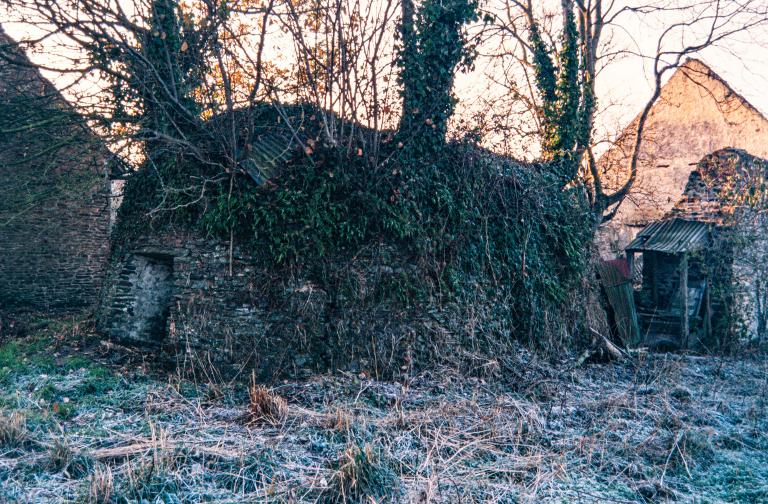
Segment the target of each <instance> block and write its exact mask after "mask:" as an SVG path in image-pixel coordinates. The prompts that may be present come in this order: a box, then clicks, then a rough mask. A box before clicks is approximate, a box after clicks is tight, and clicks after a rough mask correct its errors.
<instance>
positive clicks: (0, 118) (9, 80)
mask: <svg viewBox="0 0 768 504" xmlns="http://www.w3.org/2000/svg"><path fill="white" fill-rule="evenodd" d="M13 45H14V42H13V40H11V39H10V38H9V37H8V36H7V35H5V34H4V32H3V31H2V28H0V49H3V50H4V53H5V54H6V55H9V54H10V55H11V57H12V58H13V59H15V60H18V61H20V62H22V63H24V62H27V61H28V60H26V56H25V55H24V53H23V52H22V51H20V50H18V49H17V48H14V47H13ZM107 159H108V151H107V150H106V148H105V147H104V146H103V144H101V143H100V142H99V141H98V139H97V137H96V136H95V135H94V134H93V133H92V131H91V130H90V129H89V128H88V127H87V125H86V124H85V122H84V121H83V119H82V118H81V117H79V116H78V115H77V114H76V112H75V111H74V110H73V108H72V107H71V106H70V105H69V104H68V103H67V102H66V100H65V99H64V98H63V97H62V96H61V95H60V94H59V93H58V91H57V90H56V89H55V88H54V86H53V85H52V84H51V83H50V82H48V81H47V80H46V79H44V78H43V77H42V76H41V75H40V74H39V73H38V72H37V71H36V70H34V69H32V68H29V67H23V66H18V65H14V64H11V63H8V62H7V61H6V60H2V59H0V309H5V310H18V309H36V310H53V311H69V310H76V309H82V308H83V307H90V306H92V305H94V304H95V303H96V301H97V298H98V294H99V291H100V289H101V285H102V282H103V279H104V273H105V270H106V260H107V257H108V253H109V236H108V235H109V189H108V188H109V184H108V181H107V179H106V176H105V168H106V160H107Z"/></svg>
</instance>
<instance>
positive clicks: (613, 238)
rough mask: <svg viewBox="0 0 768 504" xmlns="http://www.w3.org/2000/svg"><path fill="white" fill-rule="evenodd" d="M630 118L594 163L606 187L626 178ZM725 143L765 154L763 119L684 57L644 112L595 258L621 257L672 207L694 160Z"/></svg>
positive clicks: (767, 123)
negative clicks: (635, 157)
mask: <svg viewBox="0 0 768 504" xmlns="http://www.w3.org/2000/svg"><path fill="white" fill-rule="evenodd" d="M637 122H638V119H637V118H636V119H635V120H634V121H632V122H631V123H630V124H629V125H628V126H627V128H626V130H625V131H624V132H623V133H622V134H621V135H620V136H619V138H618V140H617V141H616V144H615V145H614V146H613V147H612V148H611V149H610V150H609V151H608V152H606V153H605V155H603V156H602V158H601V159H600V161H599V166H600V169H601V170H602V171H603V172H604V174H605V175H604V180H605V183H604V185H605V186H606V188H607V189H608V190H615V189H616V188H618V187H621V186H622V184H623V183H624V182H625V181H626V180H627V179H628V177H629V172H628V165H629V159H630V157H631V156H632V147H633V144H634V141H635V138H636V135H635V131H636V129H637ZM728 147H732V148H736V149H743V150H745V151H747V152H749V153H750V154H752V155H755V156H759V157H763V158H765V157H768V119H766V117H765V116H764V115H763V114H762V113H761V112H760V111H758V110H757V109H756V108H755V107H753V106H752V105H750V104H749V102H747V100H746V99H745V98H744V97H743V96H741V95H740V94H739V93H737V92H736V91H734V90H733V89H732V88H731V86H730V85H729V84H728V83H727V82H726V81H725V80H724V79H723V78H722V77H720V76H719V75H717V74H716V73H715V72H714V71H713V70H712V69H711V68H709V67H708V66H707V65H706V64H705V63H703V62H702V61H699V60H696V59H690V60H688V61H687V62H686V63H685V64H684V65H682V66H681V67H680V68H679V69H677V70H676V71H675V73H674V74H673V75H672V76H671V77H670V79H669V80H668V81H667V83H666V84H665V85H664V86H663V88H662V90H661V96H660V97H659V98H658V100H657V101H656V103H655V104H654V105H653V107H652V108H651V110H650V114H649V116H648V120H647V122H646V126H645V130H644V133H643V142H642V144H641V149H640V158H639V162H638V167H637V179H636V181H635V183H634V185H633V186H632V188H631V190H630V192H629V194H628V196H627V197H626V198H625V200H624V201H623V202H622V203H621V204H620V207H619V208H618V211H617V213H616V216H615V217H614V218H613V219H612V220H611V221H610V222H608V223H606V224H604V225H603V226H602V227H601V229H600V232H599V236H598V245H599V248H600V253H601V255H602V256H603V257H604V258H607V259H611V258H614V257H617V256H618V255H621V254H622V253H623V250H624V248H625V247H626V246H627V245H628V244H629V243H630V242H631V241H632V240H634V239H635V237H636V235H637V233H638V232H639V231H640V230H641V229H643V228H644V227H645V226H647V225H648V224H650V223H652V222H655V221H657V220H659V219H661V218H663V217H664V216H666V215H667V214H668V213H669V212H670V211H671V210H672V208H673V207H674V206H675V204H676V203H677V201H678V199H679V198H680V195H681V194H682V193H683V191H684V190H685V188H686V185H687V184H688V181H689V176H690V174H691V172H692V171H694V170H695V168H696V164H697V163H698V162H699V160H700V159H702V157H704V156H706V155H707V154H709V153H712V152H715V151H717V150H719V149H724V148H728Z"/></svg>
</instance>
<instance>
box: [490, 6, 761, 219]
mask: <svg viewBox="0 0 768 504" xmlns="http://www.w3.org/2000/svg"><path fill="white" fill-rule="evenodd" d="M550 7H551V6H550ZM489 14H492V15H493V16H494V18H495V20H496V22H495V23H494V24H493V25H492V26H491V27H490V28H489V29H488V30H487V33H486V36H487V37H489V38H494V37H499V38H500V39H501V40H502V43H501V44H496V43H495V45H498V46H499V47H501V50H500V51H496V52H494V53H492V54H491V55H490V56H491V57H494V58H499V59H501V60H504V61H507V60H508V61H514V63H515V64H514V65H511V64H510V65H508V66H507V68H510V69H511V71H508V72H505V73H504V77H503V78H502V79H500V83H501V84H502V85H503V86H505V87H506V89H507V90H508V97H509V101H510V102H511V105H512V106H513V107H515V108H514V110H515V111H516V113H515V114H514V117H515V118H519V121H518V122H517V123H516V124H514V125H513V128H515V130H516V131H517V132H519V133H522V134H524V135H527V136H529V137H530V136H534V137H535V138H536V139H537V141H538V142H537V143H538V146H539V148H540V149H541V152H542V154H543V155H544V156H545V157H549V158H556V157H558V156H572V159H574V160H575V161H577V162H578V167H579V168H578V170H576V167H572V168H571V169H570V170H567V171H566V175H567V176H568V177H567V178H569V180H570V181H571V182H573V181H576V180H578V181H580V182H582V183H583V184H584V186H585V188H586V189H587V191H588V195H589V199H590V201H591V203H592V206H593V209H594V213H595V215H597V216H599V219H598V223H599V222H604V221H607V220H610V219H611V218H613V216H615V214H616V212H617V210H618V208H619V205H620V203H621V201H623V199H624V198H625V197H626V196H627V195H628V194H629V191H630V189H631V188H632V187H633V185H634V183H635V181H636V179H637V168H638V159H639V155H640V152H641V147H642V143H643V141H644V135H643V132H644V129H645V126H646V122H647V118H648V114H649V113H650V110H651V108H652V107H653V105H654V103H655V102H656V100H657V99H658V97H659V95H660V93H661V87H662V85H663V84H664V81H665V77H666V76H667V75H668V74H669V73H670V72H671V71H673V70H674V69H676V68H678V67H679V66H680V65H681V64H683V63H684V62H685V60H686V58H687V57H689V56H693V55H695V54H697V53H699V52H701V51H703V50H704V49H706V48H709V47H712V46H716V45H718V44H722V43H723V42H724V41H727V40H729V39H731V38H733V37H736V36H738V35H739V34H743V33H747V32H750V31H754V30H757V29H759V28H762V27H765V26H766V24H768V3H766V2H765V1H763V0H754V1H751V0H750V1H746V2H724V1H720V0H707V1H705V2H699V1H695V2H693V1H687V0H675V1H651V2H647V3H643V4H638V5H626V4H621V3H619V2H604V1H603V0H563V1H562V2H561V4H560V9H559V12H558V11H557V10H554V9H547V8H546V7H545V8H543V9H542V8H540V7H538V6H536V5H535V4H534V3H533V2H531V1H530V0H506V2H505V3H504V6H503V9H501V10H500V11H490V12H489ZM630 16H639V17H644V18H651V17H653V18H656V19H668V20H669V22H667V23H665V26H664V29H663V30H662V32H661V34H660V35H659V36H658V38H657V39H656V41H655V49H654V51H653V52H652V53H650V54H648V53H645V52H643V51H642V50H641V49H640V48H634V47H622V46H618V45H617V44H616V43H615V38H614V36H615V34H616V32H617V31H618V30H621V29H622V23H624V22H625V21H626V19H627V18H628V17H630ZM626 55H634V56H639V57H641V58H643V59H644V60H646V61H648V62H649V63H650V66H651V68H652V82H653V89H652V93H651V96H650V97H649V99H648V100H647V101H646V102H645V104H644V106H643V109H642V111H641V113H640V115H639V118H638V120H637V121H636V122H635V123H634V127H635V130H634V131H633V142H632V147H631V154H630V155H629V158H628V162H627V165H626V166H621V167H611V169H613V170H619V171H621V172H622V173H624V174H625V175H624V180H623V182H622V183H621V184H619V185H618V186H617V187H610V188H609V187H607V184H606V183H605V180H604V178H605V177H604V174H603V173H602V172H601V170H600V169H599V167H598V163H597V161H596V159H595V154H594V150H595V147H596V146H597V144H598V141H599V140H598V139H596V138H595V134H594V120H595V116H596V115H597V114H599V113H600V112H601V111H602V110H604V109H605V107H607V106H609V105H610V104H602V105H601V97H599V96H596V91H595V90H596V82H597V79H599V76H600V73H601V71H602V70H603V69H604V68H606V66H607V65H610V64H611V63H612V62H614V61H615V60H616V59H617V58H620V57H622V56H626ZM601 107H602V108H601ZM496 112H497V113H498V111H496Z"/></svg>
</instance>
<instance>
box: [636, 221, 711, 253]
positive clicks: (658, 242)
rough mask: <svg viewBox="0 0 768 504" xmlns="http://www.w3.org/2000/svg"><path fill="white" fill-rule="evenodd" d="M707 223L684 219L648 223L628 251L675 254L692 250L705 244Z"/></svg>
mask: <svg viewBox="0 0 768 504" xmlns="http://www.w3.org/2000/svg"><path fill="white" fill-rule="evenodd" d="M708 238H709V224H707V223H706V222H697V221H690V220H685V219H678V218H673V219H666V220H660V221H656V222H653V223H651V224H648V225H647V226H646V227H645V228H644V229H643V230H642V231H640V233H639V234H638V235H637V238H635V239H634V240H632V243H630V244H629V245H627V248H626V250H628V251H646V250H651V251H654V252H666V253H668V254H677V253H680V252H693V251H695V250H700V249H702V248H704V247H705V246H706V245H707V241H708Z"/></svg>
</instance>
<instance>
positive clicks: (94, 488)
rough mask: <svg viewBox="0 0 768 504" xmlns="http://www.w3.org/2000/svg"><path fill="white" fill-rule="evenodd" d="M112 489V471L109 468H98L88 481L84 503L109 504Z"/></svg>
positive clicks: (113, 487) (113, 485)
mask: <svg viewBox="0 0 768 504" xmlns="http://www.w3.org/2000/svg"><path fill="white" fill-rule="evenodd" d="M114 489H115V481H114V477H113V476H112V469H110V468H109V466H98V467H96V469H94V471H93V473H92V474H91V477H90V479H89V481H88V494H87V495H86V496H85V501H86V502H87V503H88V504H109V502H111V499H112V494H113V493H114Z"/></svg>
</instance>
